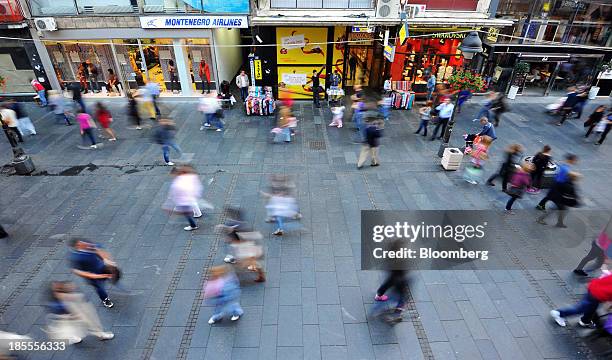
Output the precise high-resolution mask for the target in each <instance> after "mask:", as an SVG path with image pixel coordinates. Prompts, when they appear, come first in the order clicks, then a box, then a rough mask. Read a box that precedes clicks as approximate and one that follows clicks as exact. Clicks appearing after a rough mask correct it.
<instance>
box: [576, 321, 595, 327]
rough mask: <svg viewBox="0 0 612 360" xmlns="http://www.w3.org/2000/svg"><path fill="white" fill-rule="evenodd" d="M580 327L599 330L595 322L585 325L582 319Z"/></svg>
mask: <svg viewBox="0 0 612 360" xmlns="http://www.w3.org/2000/svg"><path fill="white" fill-rule="evenodd" d="M578 325H580V326H581V327H583V328H587V329H595V328H597V326H596V325H595V323H594V322H593V321H590V322H588V323H583V322H582V319H580V320H578Z"/></svg>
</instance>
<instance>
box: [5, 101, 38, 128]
mask: <svg viewBox="0 0 612 360" xmlns="http://www.w3.org/2000/svg"><path fill="white" fill-rule="evenodd" d="M6 107H7V108H8V109H11V110H13V111H14V112H15V115H16V116H17V127H18V128H19V131H21V133H22V134H23V135H36V129H35V128H34V124H33V123H32V120H31V119H30V117H29V116H28V113H27V112H26V111H25V109H24V107H23V105H22V104H21V103H20V102H17V101H15V100H9V101H7V102H6Z"/></svg>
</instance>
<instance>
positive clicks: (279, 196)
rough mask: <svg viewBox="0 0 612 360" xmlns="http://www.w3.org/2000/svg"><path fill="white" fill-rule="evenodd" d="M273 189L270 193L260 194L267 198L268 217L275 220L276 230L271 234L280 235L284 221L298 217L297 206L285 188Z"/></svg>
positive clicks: (282, 231) (282, 232) (283, 228)
mask: <svg viewBox="0 0 612 360" xmlns="http://www.w3.org/2000/svg"><path fill="white" fill-rule="evenodd" d="M273 191H274V192H273V193H271V194H266V193H262V194H263V195H264V196H266V197H267V198H268V204H267V205H266V210H267V213H268V217H270V218H271V219H273V221H275V222H276V230H275V231H274V232H273V233H272V234H273V235H277V236H282V235H283V234H284V233H285V222H286V221H288V220H291V219H297V218H299V212H298V206H297V202H296V200H295V198H294V197H293V196H291V194H290V192H289V190H288V189H287V188H285V187H281V188H277V189H274V190H273Z"/></svg>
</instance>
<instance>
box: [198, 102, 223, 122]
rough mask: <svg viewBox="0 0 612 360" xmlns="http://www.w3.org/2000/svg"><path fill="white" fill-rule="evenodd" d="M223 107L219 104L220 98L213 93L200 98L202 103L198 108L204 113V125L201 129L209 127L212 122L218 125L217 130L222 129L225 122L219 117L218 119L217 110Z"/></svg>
mask: <svg viewBox="0 0 612 360" xmlns="http://www.w3.org/2000/svg"><path fill="white" fill-rule="evenodd" d="M220 109H221V105H220V104H219V100H218V99H217V97H216V96H215V95H213V94H207V95H206V96H204V97H203V98H201V99H200V104H199V105H198V110H199V111H201V112H202V113H203V114H204V117H203V119H202V126H200V131H202V130H204V129H206V128H209V127H210V125H211V123H213V124H214V125H215V126H216V127H217V131H222V129H223V123H221V121H220V120H219V119H217V111H219V110H220Z"/></svg>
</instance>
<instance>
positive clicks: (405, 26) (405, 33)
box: [399, 22, 409, 46]
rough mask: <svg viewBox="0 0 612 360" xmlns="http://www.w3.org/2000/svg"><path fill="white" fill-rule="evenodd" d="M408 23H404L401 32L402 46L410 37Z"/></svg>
mask: <svg viewBox="0 0 612 360" xmlns="http://www.w3.org/2000/svg"><path fill="white" fill-rule="evenodd" d="M408 35H409V34H408V23H407V22H404V23H402V27H401V29H400V31H399V38H400V43H399V45H400V46H402V45H403V44H404V41H406V38H407V37H408Z"/></svg>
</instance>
